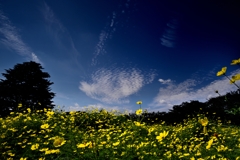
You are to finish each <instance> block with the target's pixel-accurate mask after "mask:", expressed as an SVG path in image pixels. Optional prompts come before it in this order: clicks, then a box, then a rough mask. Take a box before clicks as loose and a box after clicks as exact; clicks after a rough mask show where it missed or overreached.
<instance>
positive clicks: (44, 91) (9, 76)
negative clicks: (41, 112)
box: [0, 61, 55, 117]
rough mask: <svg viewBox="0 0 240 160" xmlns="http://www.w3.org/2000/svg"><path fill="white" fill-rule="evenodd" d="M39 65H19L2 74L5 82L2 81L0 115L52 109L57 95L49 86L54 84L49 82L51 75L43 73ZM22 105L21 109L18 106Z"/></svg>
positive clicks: (28, 63) (32, 63)
mask: <svg viewBox="0 0 240 160" xmlns="http://www.w3.org/2000/svg"><path fill="white" fill-rule="evenodd" d="M42 69H43V68H42V66H41V65H40V64H39V63H36V62H33V61H30V62H24V63H23V64H17V65H15V66H14V68H13V69H8V70H7V69H5V71H6V73H2V75H3V76H4V77H5V80H3V79H0V111H1V113H0V115H1V116H2V117H3V116H7V115H9V113H10V112H13V111H22V110H24V109H25V110H26V108H30V109H31V110H32V111H34V110H36V109H43V108H50V109H52V108H53V107H54V105H53V104H52V102H53V101H51V100H52V98H53V97H54V96H55V93H53V92H50V88H49V86H50V85H52V84H53V82H50V81H49V80H47V78H49V77H50V75H49V74H48V73H47V72H43V71H42ZM20 103H21V104H22V107H21V108H19V107H18V105H19V104H20Z"/></svg>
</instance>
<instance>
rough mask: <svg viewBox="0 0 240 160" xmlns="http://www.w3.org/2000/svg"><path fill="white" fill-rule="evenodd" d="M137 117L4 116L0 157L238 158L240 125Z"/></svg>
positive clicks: (90, 114) (84, 114)
mask: <svg viewBox="0 0 240 160" xmlns="http://www.w3.org/2000/svg"><path fill="white" fill-rule="evenodd" d="M39 113H43V114H39ZM142 114H143V113H142ZM139 115H140V114H139ZM139 115H138V118H137V120H128V119H126V118H124V115H123V114H118V115H117V114H115V113H113V112H108V111H106V110H101V111H98V109H94V110H92V111H89V110H88V111H83V112H75V111H71V112H69V113H68V114H67V113H66V112H59V111H56V112H53V111H52V110H50V109H48V110H47V109H44V110H38V111H37V112H35V113H33V112H31V111H30V110H27V111H25V113H23V114H22V113H19V112H12V113H11V115H10V116H9V117H6V118H0V124H1V125H0V135H1V136H0V144H1V146H0V152H1V155H0V159H9V160H12V159H21V160H32V159H39V160H44V159H45V160H46V159H48V160H56V159H58V160H77V159H95V160H102V159H105V160H113V159H129V160H145V159H146V160H148V159H152V160H155V159H156V160H157V159H163V160H168V159H171V160H179V159H182V160H189V159H190V160H195V159H218V160H220V159H221V160H223V159H226V160H227V159H231V160H235V159H236V160H237V159H239V158H240V156H239V152H240V149H239V148H240V146H239V144H238V143H236V142H237V141H239V140H240V134H239V133H240V128H237V127H229V126H224V125H222V124H221V123H220V122H215V121H212V120H210V119H208V117H207V116H206V115H204V114H198V115H197V116H196V117H194V118H188V119H185V120H184V123H183V124H177V125H176V126H168V125H165V124H164V122H162V123H161V124H155V125H146V124H145V123H144V122H142V120H143V119H141V118H140V116H139ZM143 118H145V117H144V116H143ZM79 122H82V123H79Z"/></svg>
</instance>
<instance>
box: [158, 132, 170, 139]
mask: <svg viewBox="0 0 240 160" xmlns="http://www.w3.org/2000/svg"><path fill="white" fill-rule="evenodd" d="M167 135H168V131H167V132H166V131H164V132H162V133H160V134H159V136H157V137H156V139H157V140H158V141H162V139H163V138H165V137H166V136H167Z"/></svg>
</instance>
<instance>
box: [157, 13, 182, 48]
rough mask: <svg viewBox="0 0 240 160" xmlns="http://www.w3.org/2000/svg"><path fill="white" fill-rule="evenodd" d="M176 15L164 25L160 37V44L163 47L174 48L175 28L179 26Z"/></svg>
mask: <svg viewBox="0 0 240 160" xmlns="http://www.w3.org/2000/svg"><path fill="white" fill-rule="evenodd" d="M176 17H178V15H177V14H176V13H174V15H173V16H172V18H171V19H170V21H169V22H168V23H167V24H166V28H165V30H164V33H163V35H162V37H161V38H160V40H161V44H162V45H163V46H165V47H169V48H173V47H175V46H176V38H177V28H178V26H179V20H178V18H176Z"/></svg>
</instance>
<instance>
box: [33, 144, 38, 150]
mask: <svg viewBox="0 0 240 160" xmlns="http://www.w3.org/2000/svg"><path fill="white" fill-rule="evenodd" d="M38 147H39V144H37V143H36V144H34V145H32V146H31V150H36V149H38Z"/></svg>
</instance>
